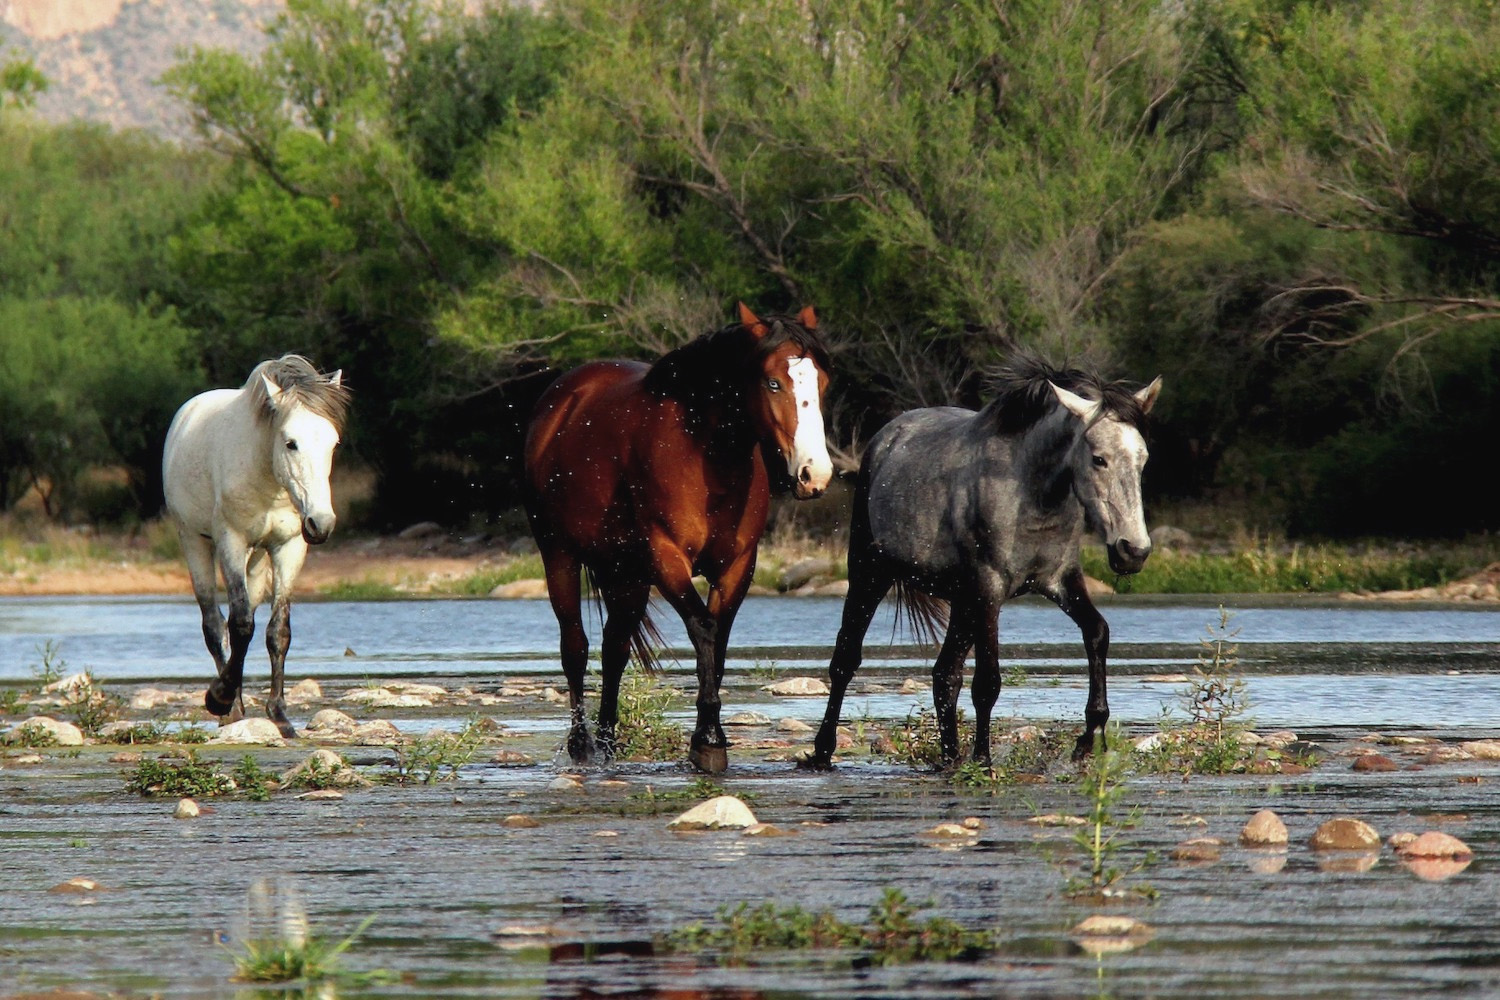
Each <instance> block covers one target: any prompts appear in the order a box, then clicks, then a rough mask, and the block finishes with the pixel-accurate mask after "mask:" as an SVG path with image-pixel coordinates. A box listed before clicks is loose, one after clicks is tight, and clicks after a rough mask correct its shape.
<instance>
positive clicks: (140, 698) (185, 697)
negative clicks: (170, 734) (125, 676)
mask: <svg viewBox="0 0 1500 1000" xmlns="http://www.w3.org/2000/svg"><path fill="white" fill-rule="evenodd" d="M198 697H199V694H198V692H196V691H168V690H166V689H164V688H155V687H143V688H141V689H140V690H138V691H136V693H135V694H134V695H133V696H131V699H130V707H131V709H132V710H133V711H137V712H149V711H151V710H152V709H154V708H160V707H161V706H162V705H174V704H177V703H178V702H184V701H195V700H197V698H198Z"/></svg>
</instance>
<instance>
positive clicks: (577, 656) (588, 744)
mask: <svg viewBox="0 0 1500 1000" xmlns="http://www.w3.org/2000/svg"><path fill="white" fill-rule="evenodd" d="M542 563H543V564H544V565H545V567H546V572H547V598H548V600H550V601H551V602H552V613H553V614H555V615H556V616H557V624H558V628H559V629H561V631H562V638H561V641H560V643H559V652H560V653H561V656H562V668H563V674H564V675H565V676H566V677H567V679H568V705H569V707H570V708H571V709H572V723H571V725H570V726H569V728H568V756H569V757H571V758H572V759H573V760H574V762H575V763H579V764H587V763H588V762H589V761H590V760H592V759H593V756H594V741H593V740H592V739H590V738H589V727H588V722H587V721H586V719H585V718H584V712H583V677H584V671H585V670H587V668H588V663H589V640H588V636H587V635H586V634H584V631H583V584H582V581H581V580H580V578H579V573H580V571H581V569H582V567H581V565H580V564H579V561H578V559H577V558H576V557H574V556H573V555H572V554H570V553H567V552H564V551H562V550H560V549H555V548H549V547H543V549H542Z"/></svg>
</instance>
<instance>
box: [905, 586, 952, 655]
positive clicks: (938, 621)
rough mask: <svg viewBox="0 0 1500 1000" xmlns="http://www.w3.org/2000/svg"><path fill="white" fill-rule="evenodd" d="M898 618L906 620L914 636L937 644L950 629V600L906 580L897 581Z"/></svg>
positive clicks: (918, 639)
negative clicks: (936, 595) (933, 594)
mask: <svg viewBox="0 0 1500 1000" xmlns="http://www.w3.org/2000/svg"><path fill="white" fill-rule="evenodd" d="M896 607H897V609H898V610H897V612H896V619H897V621H898V622H899V621H900V620H901V619H902V618H905V620H906V626H907V628H909V629H910V630H911V633H912V636H913V638H915V639H916V640H917V641H918V642H925V643H930V644H931V645H934V646H935V645H937V644H938V643H940V642H941V641H942V639H943V634H944V633H945V632H947V631H948V602H947V601H945V600H943V599H942V598H940V597H933V596H932V595H931V594H929V593H927V592H926V591H925V590H922V589H920V588H918V587H917V586H916V584H913V583H911V582H910V581H906V580H899V579H898V580H897V581H896Z"/></svg>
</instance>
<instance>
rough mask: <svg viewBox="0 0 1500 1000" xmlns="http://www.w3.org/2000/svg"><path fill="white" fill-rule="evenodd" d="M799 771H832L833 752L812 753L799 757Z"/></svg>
mask: <svg viewBox="0 0 1500 1000" xmlns="http://www.w3.org/2000/svg"><path fill="white" fill-rule="evenodd" d="M797 770H799V771H832V770H833V754H823V753H812V754H808V755H807V756H806V757H799V758H798V759H797Z"/></svg>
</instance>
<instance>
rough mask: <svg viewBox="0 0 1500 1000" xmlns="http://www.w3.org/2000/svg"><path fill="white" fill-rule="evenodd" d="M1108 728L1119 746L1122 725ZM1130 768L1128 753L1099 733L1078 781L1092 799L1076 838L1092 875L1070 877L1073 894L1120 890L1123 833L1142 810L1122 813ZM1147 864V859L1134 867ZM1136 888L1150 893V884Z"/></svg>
mask: <svg viewBox="0 0 1500 1000" xmlns="http://www.w3.org/2000/svg"><path fill="white" fill-rule="evenodd" d="M1107 728H1108V733H1107V741H1108V743H1109V744H1111V745H1114V746H1118V745H1119V744H1120V731H1119V727H1118V726H1117V725H1110V726H1109V727H1107ZM1129 769H1130V761H1129V759H1128V755H1126V754H1124V753H1122V752H1120V751H1118V750H1104V749H1103V748H1102V747H1101V746H1100V744H1099V742H1097V737H1096V743H1095V747H1094V754H1093V756H1091V757H1090V758H1089V762H1088V766H1087V768H1086V769H1085V770H1084V772H1083V775H1082V778H1081V780H1080V781H1079V783H1078V785H1077V788H1078V791H1079V792H1080V793H1081V794H1082V795H1083V796H1084V798H1085V800H1086V801H1087V803H1088V812H1087V813H1086V814H1085V816H1084V819H1085V821H1086V822H1085V824H1084V825H1083V826H1081V827H1079V828H1078V832H1077V833H1075V834H1074V835H1073V842H1074V843H1075V844H1077V845H1078V846H1079V847H1080V848H1082V849H1083V851H1084V854H1085V855H1086V856H1087V863H1088V877H1087V878H1072V879H1069V882H1068V891H1069V892H1070V893H1071V894H1074V895H1085V894H1091V895H1098V894H1104V895H1113V894H1116V893H1117V892H1118V891H1119V890H1116V889H1114V886H1115V883H1117V882H1118V881H1120V879H1121V878H1122V877H1123V876H1124V875H1125V874H1126V873H1125V872H1123V871H1121V869H1120V868H1118V867H1117V866H1116V863H1115V860H1116V855H1117V854H1118V853H1119V851H1120V849H1121V843H1120V834H1121V833H1122V832H1123V831H1124V830H1127V829H1129V828H1131V827H1133V826H1135V823H1136V820H1137V819H1138V818H1139V814H1140V810H1139V809H1138V808H1136V809H1131V810H1130V811H1129V812H1127V813H1125V814H1123V815H1122V814H1121V813H1120V808H1121V800H1122V798H1123V796H1124V794H1125V787H1126V785H1125V779H1126V776H1127V774H1128V772H1129ZM1143 866H1144V862H1143V863H1142V865H1138V866H1136V868H1134V869H1132V871H1138V870H1139V869H1140V868H1141V867H1143ZM1134 891H1136V892H1145V893H1149V892H1150V888H1149V887H1137V888H1135V890H1134Z"/></svg>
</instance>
